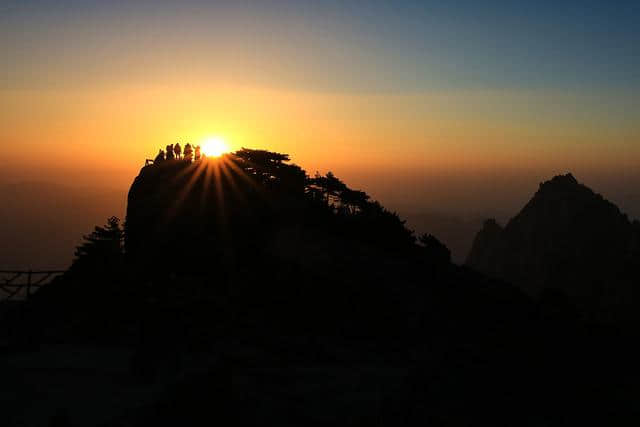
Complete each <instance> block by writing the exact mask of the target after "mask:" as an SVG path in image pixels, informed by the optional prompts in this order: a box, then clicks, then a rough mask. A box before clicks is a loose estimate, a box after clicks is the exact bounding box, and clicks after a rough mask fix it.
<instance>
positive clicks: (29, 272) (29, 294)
mask: <svg viewBox="0 0 640 427" xmlns="http://www.w3.org/2000/svg"><path fill="white" fill-rule="evenodd" d="M30 296H31V270H29V271H28V272H27V299H29V297H30Z"/></svg>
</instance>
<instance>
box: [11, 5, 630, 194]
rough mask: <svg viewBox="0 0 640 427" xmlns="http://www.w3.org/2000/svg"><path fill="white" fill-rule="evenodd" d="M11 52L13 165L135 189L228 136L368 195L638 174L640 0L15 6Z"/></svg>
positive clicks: (236, 145) (232, 142) (234, 144)
mask: <svg viewBox="0 0 640 427" xmlns="http://www.w3.org/2000/svg"><path fill="white" fill-rule="evenodd" d="M0 57H1V58H2V62H3V66H2V71H3V72H2V75H1V80H0V144H2V147H19V149H9V150H7V149H5V150H4V156H3V159H2V160H1V161H0V162H1V164H2V165H4V166H5V168H9V169H10V168H11V167H13V166H15V165H19V164H24V162H25V161H29V162H31V163H37V162H42V163H43V164H45V163H46V166H47V167H48V168H53V169H55V168H59V169H60V170H63V169H72V170H73V169H74V168H75V169H77V170H86V169H87V168H93V169H96V170H113V171H118V172H117V174H118V176H117V178H114V177H113V176H112V178H113V179H116V180H121V181H122V183H123V184H122V185H126V184H124V183H128V182H130V181H131V179H132V178H133V176H135V174H136V172H137V169H138V168H139V167H140V166H141V165H142V163H143V162H144V159H145V158H147V157H153V155H155V153H156V152H157V150H158V148H160V147H164V146H165V145H166V144H169V143H172V142H175V141H177V140H181V141H191V142H196V143H197V142H199V141H201V140H202V139H203V138H205V137H207V136H212V135H218V136H222V137H223V138H225V139H226V140H227V141H228V142H229V144H230V145H231V147H232V148H239V147H241V146H247V147H252V148H267V149H271V150H275V151H282V152H287V153H290V154H291V155H292V157H293V158H294V160H295V161H296V162H297V163H299V164H301V165H302V166H303V167H305V168H306V169H307V170H309V171H310V172H313V171H315V170H317V169H318V170H320V171H326V170H329V169H331V170H334V171H336V172H337V173H338V175H339V176H343V177H345V176H346V177H347V178H349V177H350V178H351V179H352V181H354V182H355V184H356V185H357V186H360V187H363V188H365V189H367V190H369V191H371V189H370V188H368V187H370V186H371V185H374V184H375V183H374V180H373V179H372V178H371V177H372V176H373V175H374V171H380V170H381V169H380V168H381V167H382V168H385V169H384V171H385V174H388V175H389V176H391V177H392V178H394V177H396V178H397V177H402V176H406V177H412V178H411V179H410V180H406V181H404V183H405V185H406V186H411V185H414V184H415V183H419V182H421V179H422V180H424V179H426V178H425V177H427V176H434V174H435V175H438V174H440V175H443V174H444V175H457V176H462V177H468V181H470V180H474V179H476V178H477V177H478V176H483V177H484V179H485V180H486V181H487V182H490V180H491V179H492V177H493V176H495V175H501V176H509V177H511V176H515V175H518V174H519V173H520V175H521V176H527V177H533V178H532V179H533V184H534V187H533V188H535V185H537V182H538V181H539V180H540V178H544V177H546V178H548V177H550V175H552V174H555V173H564V172H566V171H568V170H571V171H573V172H574V173H575V174H576V175H577V176H578V177H579V178H583V179H584V180H585V181H587V184H592V186H595V187H596V189H598V188H597V187H598V183H599V182H602V183H605V182H607V179H611V177H612V176H618V177H620V178H619V179H618V180H617V181H615V182H618V184H616V185H624V183H625V182H627V183H629V179H632V178H633V179H636V181H633V184H634V185H636V184H639V183H640V181H638V174H637V171H638V169H639V166H640V97H639V96H638V95H639V94H640V2H638V1H616V2H611V1H589V0H582V1H573V0H571V1H546V0H542V1H535V2H533V1H509V2H498V1H483V2H479V1H451V0H450V1H431V2H429V1H417V2H409V1H399V0H396V1H386V2H383V1H366V2H365V1H362V2H360V1H357V2H356V1H354V2H339V1H314V2H310V1H303V0H297V1H278V2H276V1H261V2H244V1H234V2H228V3H226V4H225V2H221V1H218V2H197V1H181V2H175V3H170V2H164V1H149V2H130V1H63V0H59V1H27V0H19V1H12V0H9V1H7V0H5V1H3V2H2V5H0ZM421 177H422V178H421ZM589 180H591V181H589ZM594 180H597V182H595V183H594V182H593V181H594ZM625 180H626V181H625ZM377 181H381V180H380V177H379V176H377ZM463 181H464V179H463ZM117 182H118V183H119V182H120V181H117ZM381 185H382V184H381ZM416 185H419V184H416ZM467 185H468V182H467V183H466V184H461V185H460V186H461V187H464V186H467ZM602 185H604V184H602ZM629 185H630V184H629ZM636 188H637V187H636ZM487 191H489V190H487ZM407 192H410V190H407ZM627 192H628V190H627ZM373 193H374V195H375V188H374V191H373ZM456 194H458V193H456ZM529 195H530V194H524V196H529ZM632 196H633V195H632Z"/></svg>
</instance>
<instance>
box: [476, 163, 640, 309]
mask: <svg viewBox="0 0 640 427" xmlns="http://www.w3.org/2000/svg"><path fill="white" fill-rule="evenodd" d="M637 239H638V229H637V227H635V226H634V225H633V224H632V223H631V222H630V221H629V220H628V218H627V217H626V215H624V214H622V213H621V212H620V210H619V209H618V208H617V207H616V206H615V205H614V204H612V203H611V202H609V201H607V200H605V199H604V198H603V197H602V196H600V195H599V194H596V193H594V192H593V191H592V190H591V189H589V188H587V187H586V186H584V185H582V184H580V183H578V182H577V181H576V179H575V178H574V177H573V176H572V175H571V174H567V175H561V176H556V177H554V178H553V179H551V180H550V181H547V182H544V183H542V184H541V185H540V188H539V190H538V191H537V192H536V194H535V195H534V196H533V198H532V199H531V200H530V201H529V202H528V203H527V205H526V206H525V207H524V208H523V209H522V211H520V213H518V215H516V216H515V217H514V218H512V219H511V220H510V221H509V222H508V224H507V225H506V226H505V227H504V229H500V228H499V226H497V224H495V223H486V224H485V227H484V228H483V230H481V231H480V232H479V233H478V235H477V236H476V239H475V241H474V244H473V247H472V249H471V252H470V254H469V257H468V259H467V265H469V266H471V267H473V268H475V269H477V270H480V271H482V272H485V273H487V274H490V275H492V276H495V277H499V278H502V279H505V280H508V281H510V282H512V283H515V284H517V285H519V286H520V287H522V288H523V289H524V290H525V291H526V292H528V293H529V294H533V295H536V294H539V293H540V292H541V291H542V290H544V289H546V288H552V289H559V290H562V291H563V292H565V293H566V294H567V295H569V296H570V297H571V298H572V299H573V300H574V301H575V302H576V303H578V304H579V305H581V306H582V307H585V308H588V309H593V310H595V311H600V310H608V308H605V307H604V306H606V307H615V306H622V305H627V304H628V303H629V302H630V298H632V294H633V292H632V291H633V284H634V283H635V281H636V280H638V279H640V275H639V274H638V265H639V258H638V253H637V250H636V249H634V247H635V245H636V243H634V242H636V241H637Z"/></svg>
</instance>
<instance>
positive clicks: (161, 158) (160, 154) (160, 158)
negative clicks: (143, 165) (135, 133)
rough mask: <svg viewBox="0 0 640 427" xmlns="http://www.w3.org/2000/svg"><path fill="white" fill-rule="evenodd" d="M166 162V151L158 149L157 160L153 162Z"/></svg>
mask: <svg viewBox="0 0 640 427" xmlns="http://www.w3.org/2000/svg"><path fill="white" fill-rule="evenodd" d="M162 162H164V151H162V150H160V151H158V155H157V156H156V158H155V160H154V161H153V163H154V164H155V163H162Z"/></svg>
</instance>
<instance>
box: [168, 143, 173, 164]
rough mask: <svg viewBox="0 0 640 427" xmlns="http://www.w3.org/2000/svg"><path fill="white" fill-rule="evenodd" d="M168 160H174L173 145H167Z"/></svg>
mask: <svg viewBox="0 0 640 427" xmlns="http://www.w3.org/2000/svg"><path fill="white" fill-rule="evenodd" d="M167 160H173V144H169V145H167Z"/></svg>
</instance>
